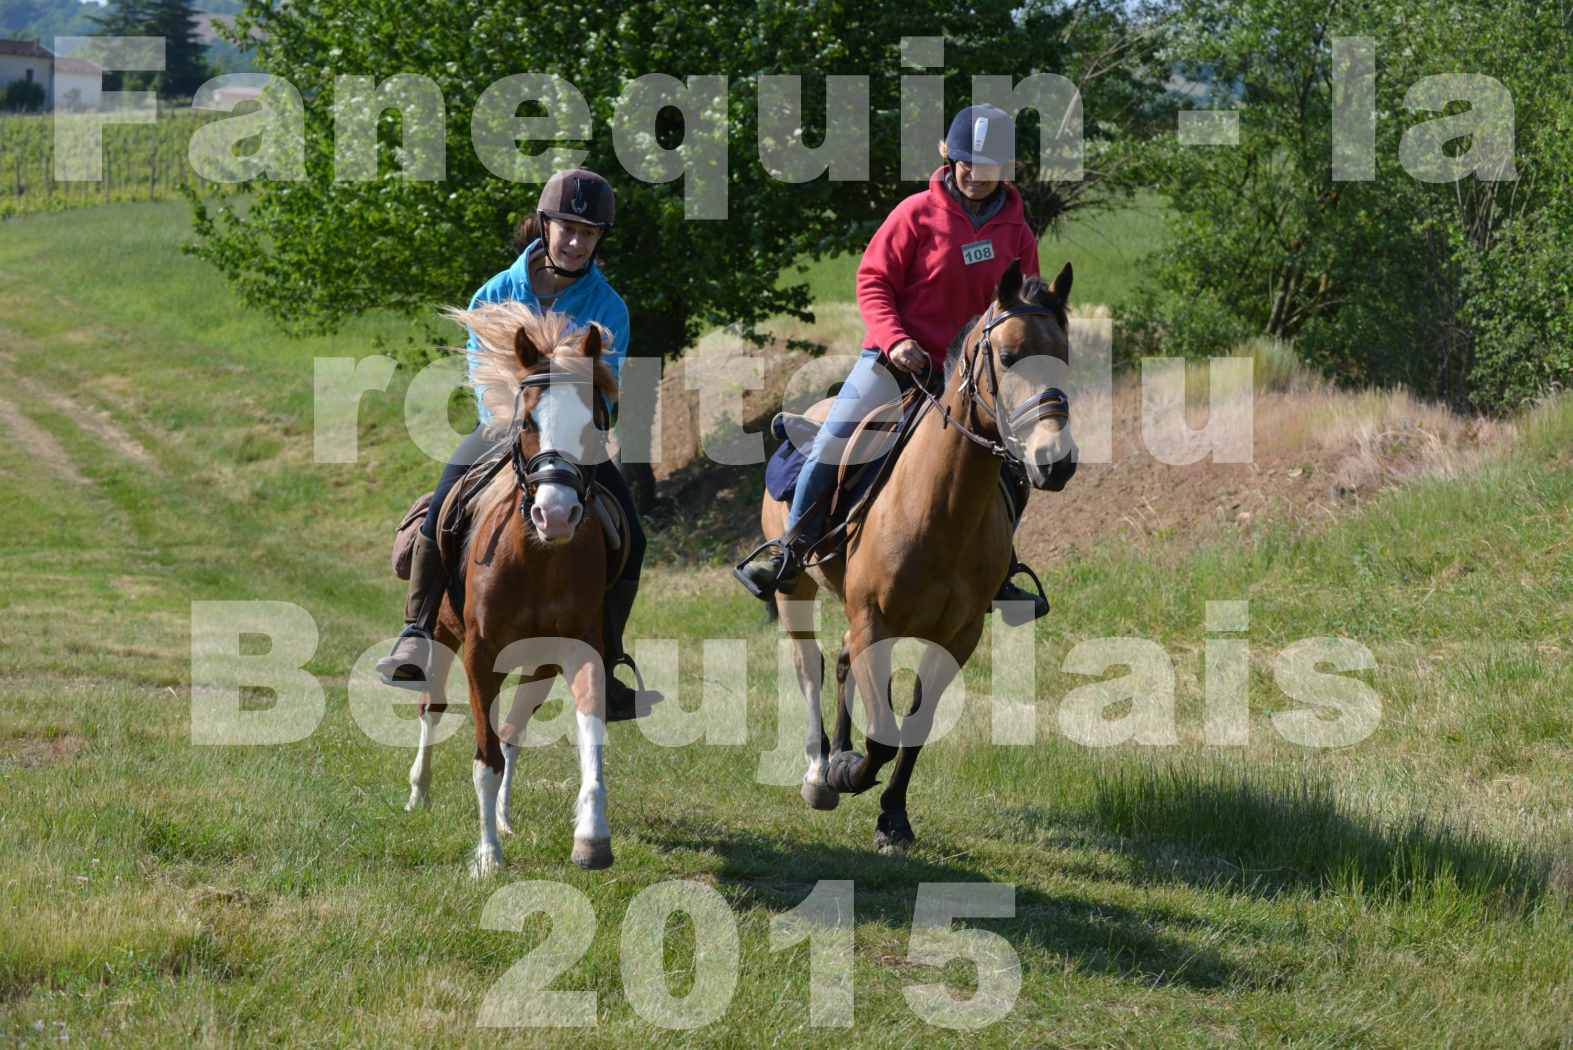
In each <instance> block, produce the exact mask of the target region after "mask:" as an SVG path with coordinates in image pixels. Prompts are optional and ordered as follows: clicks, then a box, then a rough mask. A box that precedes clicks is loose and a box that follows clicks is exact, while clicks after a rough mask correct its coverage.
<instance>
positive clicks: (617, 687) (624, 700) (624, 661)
mask: <svg viewBox="0 0 1573 1050" xmlns="http://www.w3.org/2000/svg"><path fill="white" fill-rule="evenodd" d="M614 667H627V668H628V669H629V670H630V671H632V672H633V673H634V686H633V688H629V686H628V685H627V684H626V683H624V682H623V681H621V680H620V679H618V678H617V676H616V675H614V674H612V668H614ZM614 699H615V700H616V701H617V702H616V703H614V702H613V701H614ZM664 699H666V698H665V697H663V696H662V695H661V694H660V693H656V692H652V691H651V690H649V689H646V688H645V684H644V675H642V674H640V673H639V667H638V665H637V664H635V663H634V658H633V657H631V656H629V655H628V654H627V653H623V654H622V655H621V656H619V657H617V658H616V659H615V660H612V661H611V662H610V663H609V664H607V666H606V712H605V714H606V721H607V723H608V724H610V723H612V722H627V721H630V720H632V719H636V718H643V717H645V716H646V715H648V714H649V713H650V708H652V707H654V706H655V705H656V704H658V703H660V702H661V701H662V700H664Z"/></svg>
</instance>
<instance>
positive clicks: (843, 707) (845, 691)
mask: <svg viewBox="0 0 1573 1050" xmlns="http://www.w3.org/2000/svg"><path fill="white" fill-rule="evenodd" d="M851 675H852V633H851V632H850V631H849V632H847V633H846V634H844V635H842V637H841V654H840V655H839V656H837V657H836V739H835V741H834V742H833V743H832V744H831V745H830V752H831V754H839V753H840V752H842V751H851V750H852V690H853V687H854V684H855V683H854V682H853V680H852V677H851Z"/></svg>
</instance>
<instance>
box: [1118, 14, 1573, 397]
mask: <svg viewBox="0 0 1573 1050" xmlns="http://www.w3.org/2000/svg"><path fill="white" fill-rule="evenodd" d="M1171 14H1172V20H1171V22H1170V31H1171V34H1172V35H1171V36H1170V41H1169V52H1168V53H1169V54H1171V55H1173V56H1174V57H1176V58H1179V57H1181V56H1184V57H1185V58H1187V59H1189V60H1192V61H1193V62H1194V63H1205V64H1206V65H1207V67H1208V68H1209V70H1210V72H1211V74H1212V75H1213V76H1214V77H1216V78H1217V80H1218V82H1221V83H1226V84H1238V85H1240V89H1241V90H1240V97H1239V112H1240V128H1241V142H1240V146H1239V147H1238V148H1233V149H1227V148H1196V147H1190V148H1187V147H1181V146H1178V145H1177V144H1174V143H1173V142H1157V141H1155V142H1154V143H1153V145H1152V146H1151V152H1150V156H1149V158H1148V159H1149V161H1150V165H1151V167H1150V169H1149V170H1150V171H1151V172H1152V173H1153V174H1154V176H1155V178H1156V179H1157V181H1158V182H1159V184H1160V185H1161V187H1162V188H1163V190H1164V191H1165V193H1166V194H1167V195H1168V196H1169V198H1170V200H1171V201H1172V203H1173V205H1174V209H1173V213H1172V214H1173V219H1172V230H1171V233H1172V235H1173V236H1172V237H1171V238H1170V241H1169V245H1168V247H1167V248H1166V249H1165V250H1164V251H1163V252H1162V253H1161V254H1160V255H1159V256H1158V257H1157V259H1156V260H1155V263H1156V265H1155V267H1154V280H1153V282H1152V286H1151V287H1150V289H1149V290H1148V292H1147V294H1146V296H1145V297H1144V299H1143V301H1141V302H1139V303H1137V304H1134V307H1135V309H1134V315H1135V322H1134V323H1133V324H1132V325H1131V326H1130V328H1129V334H1130V335H1131V336H1133V337H1134V338H1132V339H1131V340H1130V341H1129V342H1128V344H1127V345H1128V347H1129V348H1131V349H1136V350H1144V349H1148V348H1152V347H1155V346H1159V345H1161V346H1162V347H1164V348H1166V349H1167V350H1168V352H1175V351H1179V352H1182V353H1188V354H1203V353H1216V352H1224V351H1227V350H1228V349H1229V348H1230V347H1231V346H1232V345H1233V344H1234V343H1235V342H1236V341H1238V340H1239V339H1240V338H1241V337H1242V336H1245V335H1249V334H1255V333H1259V332H1260V333H1267V334H1270V335H1275V336H1280V337H1292V338H1295V339H1296V340H1297V344H1298V348H1299V350H1300V353H1301V356H1302V357H1304V358H1305V359H1307V360H1308V361H1310V362H1312V363H1314V364H1316V365H1319V366H1320V367H1322V368H1323V369H1324V370H1326V371H1327V372H1328V373H1330V374H1332V375H1334V376H1337V377H1340V378H1342V379H1344V380H1347V381H1349V382H1354V383H1381V384H1387V383H1395V382H1401V383H1404V384H1406V385H1408V386H1410V387H1412V388H1414V389H1417V390H1419V391H1421V392H1423V393H1426V394H1431V395H1436V396H1441V397H1444V398H1446V399H1448V400H1450V401H1452V402H1454V403H1456V404H1459V405H1473V406H1476V407H1489V408H1505V407H1510V406H1511V404H1512V403H1514V402H1515V401H1517V400H1521V399H1522V398H1523V397H1524V396H1527V392H1528V390H1530V389H1531V388H1534V389H1538V390H1541V391H1543V390H1545V389H1548V388H1549V386H1550V385H1554V384H1555V383H1558V382H1560V383H1563V384H1565V383H1566V382H1567V380H1568V378H1569V374H1568V372H1567V364H1566V362H1567V351H1566V335H1567V329H1566V327H1565V326H1564V327H1562V328H1561V329H1560V331H1561V333H1562V340H1563V342H1562V344H1561V346H1560V347H1559V346H1558V344H1557V337H1556V335H1555V332H1556V331H1558V329H1557V327H1556V322H1555V320H1554V319H1555V318H1556V317H1557V316H1558V309H1559V304H1560V309H1561V310H1562V316H1565V314H1566V310H1567V308H1568V307H1569V306H1570V305H1573V302H1570V299H1569V297H1568V287H1567V284H1566V282H1565V281H1563V282H1560V283H1559V282H1558V281H1557V280H1555V279H1554V278H1553V276H1552V274H1553V269H1552V268H1551V267H1552V260H1553V259H1555V258H1557V257H1558V255H1559V253H1560V256H1561V258H1564V259H1565V258H1566V257H1567V254H1566V253H1567V252H1568V251H1569V250H1570V249H1573V232H1570V231H1573V225H1570V224H1569V223H1567V222H1566V216H1567V211H1566V206H1567V205H1566V202H1567V201H1568V199H1569V196H1570V193H1569V185H1570V184H1569V179H1570V168H1569V165H1568V158H1567V149H1566V142H1567V139H1568V130H1567V129H1568V128H1569V126H1570V124H1573V49H1570V40H1573V35H1570V28H1573V26H1570V18H1573V8H1569V6H1568V5H1567V4H1542V3H1538V2H1536V0H1493V2H1490V3H1487V2H1485V0H1467V2H1464V3H1460V4H1451V5H1444V6H1438V5H1429V4H1423V3H1418V2H1414V0H1265V2H1258V0H1252V2H1244V0H1182V2H1181V3H1179V4H1177V5H1176V6H1175V7H1174V8H1173V10H1172V12H1171ZM1337 37H1344V38H1354V37H1362V38H1368V39H1369V40H1371V41H1373V43H1374V54H1375V62H1376V65H1375V81H1374V111H1375V113H1376V115H1377V116H1376V118H1375V166H1374V171H1373V172H1372V174H1373V175H1374V178H1372V179H1371V180H1370V181H1359V180H1354V181H1350V180H1337V181H1335V179H1334V178H1333V171H1332V162H1333V156H1334V146H1335V143H1334V139H1333V133H1332V128H1333V124H1334V115H1335V102H1336V101H1337V100H1338V98H1339V97H1340V96H1339V95H1338V92H1339V91H1341V90H1343V88H1342V87H1340V85H1341V84H1350V83H1352V82H1353V81H1352V78H1351V76H1350V74H1351V73H1352V72H1353V70H1352V69H1350V68H1349V67H1348V66H1347V65H1346V64H1343V63H1342V62H1335V49H1334V38H1337ZM1345 54H1346V56H1347V52H1346V53H1345ZM1459 73H1463V74H1477V75H1479V74H1483V75H1486V76H1489V77H1491V78H1494V79H1495V80H1496V81H1499V82H1500V83H1501V85H1502V86H1503V87H1504V88H1505V89H1506V90H1507V92H1508V93H1509V94H1510V96H1511V99H1512V104H1513V129H1512V135H1511V137H1510V138H1509V141H1510V142H1511V144H1512V155H1513V160H1514V163H1515V165H1516V172H1517V178H1516V179H1510V180H1506V181H1495V180H1490V179H1482V178H1477V177H1475V176H1473V175H1470V176H1466V177H1464V178H1462V179H1458V180H1446V181H1425V180H1423V179H1422V178H1420V177H1417V176H1418V175H1422V174H1425V175H1428V177H1437V178H1440V177H1441V175H1442V174H1443V173H1439V172H1431V173H1425V172H1415V171H1411V170H1408V169H1407V168H1406V167H1405V165H1404V164H1403V163H1402V159H1401V158H1402V153H1403V145H1402V144H1403V142H1404V141H1405V135H1406V133H1407V132H1409V131H1410V130H1411V129H1413V128H1415V127H1416V126H1418V125H1422V124H1425V123H1427V122H1428V121H1433V120H1435V119H1437V117H1438V116H1439V113H1438V112H1436V111H1431V110H1428V109H1425V108H1423V107H1422V108H1411V106H1410V105H1409V99H1408V97H1407V96H1408V92H1409V90H1410V88H1411V87H1412V86H1414V85H1416V84H1417V83H1418V82H1419V81H1421V79H1422V78H1424V77H1428V76H1432V75H1438V74H1459ZM1471 112H1473V110H1472V109H1471V107H1469V106H1468V105H1466V104H1464V103H1453V104H1449V105H1448V106H1447V109H1446V110H1445V115H1452V114H1458V113H1465V114H1468V113H1471ZM1489 130H1490V129H1487V128H1483V127H1477V128H1476V132H1477V134H1475V135H1464V136H1462V137H1455V138H1454V140H1453V141H1450V142H1449V143H1448V144H1447V145H1446V146H1445V147H1444V148H1443V149H1442V151H1441V155H1444V156H1447V157H1456V156H1459V155H1463V154H1466V153H1467V152H1468V151H1470V150H1471V149H1473V147H1474V146H1476V145H1479V144H1480V143H1477V142H1476V139H1480V141H1481V142H1484V141H1485V135H1483V134H1482V132H1489ZM1499 130H1500V129H1499ZM1341 149H1342V153H1341V156H1343V155H1347V154H1349V153H1350V147H1349V146H1348V145H1347V143H1346V144H1345V146H1343V147H1341ZM1433 162H1434V163H1433V166H1434V167H1435V166H1440V164H1442V163H1445V162H1443V161H1439V160H1436V157H1435V156H1433ZM1563 272H1565V268H1564V271H1563ZM1529 280H1533V281H1536V282H1538V283H1537V284H1536V287H1537V288H1538V291H1536V292H1535V293H1533V294H1530V293H1527V292H1524V290H1523V287H1522V285H1523V282H1524V281H1529ZM1559 296H1560V299H1559V298H1558V297H1559ZM1537 316H1538V317H1543V318H1546V320H1545V321H1544V323H1539V322H1534V321H1533V317H1537ZM1143 336H1145V337H1146V338H1145V339H1144V338H1142V337H1143ZM1507 346H1512V347H1515V348H1517V349H1516V350H1514V351H1513V352H1511V353H1508V352H1507V351H1506V350H1505V349H1504V348H1505V347H1507ZM1504 354H1506V357H1504ZM1530 359H1533V361H1534V362H1536V363H1534V364H1532V363H1531V360H1530ZM1558 359H1560V360H1561V361H1562V362H1563V364H1562V365H1561V366H1560V369H1561V370H1560V372H1559V370H1558V366H1556V365H1555V362H1556V361H1557V360H1558ZM1488 360H1489V361H1491V362H1493V363H1492V364H1491V365H1490V370H1491V371H1493V372H1494V373H1495V377H1494V378H1492V379H1490V381H1487V376H1486V373H1485V372H1484V371H1482V368H1483V367H1484V366H1485V362H1486V361H1488ZM1508 360H1511V361H1512V362H1513V364H1511V365H1509V364H1506V363H1505V362H1506V361H1508ZM1521 366H1522V368H1523V369H1526V370H1527V371H1524V376H1534V377H1538V378H1535V379H1534V380H1533V381H1532V382H1530V383H1528V384H1527V385H1526V384H1525V383H1523V382H1520V381H1519V378H1510V376H1509V375H1508V373H1510V372H1514V371H1516V370H1519V369H1520V367H1521ZM1559 375H1560V377H1561V378H1560V379H1559V378H1558V376H1559Z"/></svg>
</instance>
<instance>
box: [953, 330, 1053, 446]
mask: <svg viewBox="0 0 1573 1050" xmlns="http://www.w3.org/2000/svg"><path fill="white" fill-rule="evenodd" d="M1016 317H1052V318H1054V319H1055V320H1056V321H1058V320H1059V314H1058V313H1056V312H1055V311H1054V310H1051V309H1049V308H1048V307H1046V306H1035V305H1032V304H1030V303H1029V304H1023V305H1020V306H1012V307H1010V308H1009V309H1005V310H999V311H997V312H996V310H995V306H994V305H991V306H990V307H989V311H988V313H986V314H985V315H984V316H983V334H982V335H981V336H980V337H979V338H978V341H977V343H976V344H975V345H974V347H973V349H972V352H971V353H969V354H967V355H966V356H965V357H964V358H963V359H962V365H961V367H962V368H963V369H965V374H964V375H963V376H962V378H961V396H962V397H963V398H965V399H966V402H967V423H968V424H970V425H969V426H963V425H962V424H961V423H960V422H959V421H953V420H952V419H951V418H950V412H949V409H948V408H947V409H946V410H945V412H944V415H943V418H944V421H945V423H946V424H949V423H952V422H955V425H956V429H957V430H958V431H960V432H961V433H962V435H963V436H965V437H966V438H967V439H968V440H969V441H971V442H973V443H974V444H976V445H979V446H981V447H982V448H984V449H986V450H988V451H989V452H990V453H992V454H993V455H996V456H998V457H999V458H1001V459H1006V460H1011V461H1013V462H1016V463H1025V462H1026V459H1027V453H1026V448H1025V446H1023V444H1022V442H1021V440H1020V439H1019V438H1017V437H1016V429H1017V428H1018V427H1022V426H1030V425H1032V424H1033V423H1036V422H1038V421H1039V420H1043V419H1058V420H1060V421H1061V422H1063V423H1069V422H1070V399H1069V398H1067V397H1066V396H1065V392H1064V391H1063V390H1061V389H1060V388H1059V387H1054V386H1051V387H1049V388H1047V389H1046V390H1043V391H1041V392H1039V393H1038V394H1037V395H1036V396H1034V397H1031V398H1028V399H1027V401H1026V402H1025V403H1024V404H1022V405H1019V406H1017V408H1016V409H1015V410H1014V411H1011V412H1009V413H1006V414H1005V415H1004V417H1003V418H1002V417H1001V414H1000V410H1001V406H1000V404H999V373H998V369H997V368H996V366H995V363H994V358H995V350H994V342H993V340H992V339H991V338H990V336H991V335H992V334H993V332H994V329H996V328H998V327H999V326H1000V325H1002V324H1004V323H1005V322H1006V321H1009V320H1011V319H1012V318H1016ZM980 356H981V357H982V359H983V363H984V364H985V365H986V366H987V370H986V373H985V374H986V375H987V376H988V382H989V401H985V400H984V399H983V397H982V392H981V391H980V390H979V389H978V368H977V364H978V358H979V357H980ZM998 356H999V364H1000V365H1001V366H1003V367H1004V368H1005V369H1007V370H1009V369H1010V368H1012V367H1014V366H1015V365H1016V363H1017V362H1018V361H1020V360H1021V359H1022V357H1024V356H1026V355H1023V354H1000V355H998ZM931 396H932V395H931ZM935 400H937V399H935ZM990 402H992V403H990ZM979 412H982V413H983V414H985V415H987V416H988V417H989V420H990V421H991V422H992V423H993V424H994V429H995V430H996V431H997V432H998V433H999V436H1000V440H999V441H991V440H990V439H988V438H986V437H984V436H983V435H981V434H979V433H977V430H976V428H977V426H978V418H977V417H978V413H979Z"/></svg>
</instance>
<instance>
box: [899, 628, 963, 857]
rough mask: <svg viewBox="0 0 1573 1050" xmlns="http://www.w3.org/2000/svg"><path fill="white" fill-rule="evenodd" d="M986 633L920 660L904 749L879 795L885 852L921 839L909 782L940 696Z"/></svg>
mask: <svg viewBox="0 0 1573 1050" xmlns="http://www.w3.org/2000/svg"><path fill="white" fill-rule="evenodd" d="M982 633H983V627H982V625H981V624H979V625H978V626H977V628H976V629H968V631H966V632H964V634H963V636H962V637H961V638H959V639H957V640H956V641H955V642H953V643H952V644H951V645H950V646H947V647H946V649H938V648H931V649H929V650H928V651H927V652H925V653H924V655H923V659H922V660H920V661H919V662H918V680H917V681H916V682H915V683H913V688H912V707H911V709H910V710H908V712H907V714H906V717H905V718H903V719H902V722H901V750H900V751H899V752H898V753H897V755H896V768H895V771H894V772H893V773H891V774H890V783H889V784H888V785H886V787H885V790H884V792H883V793H881V794H880V796H879V820H878V822H877V823H876V824H875V825H874V848H875V849H877V850H879V851H880V852H881V853H905V852H906V851H907V850H909V849H911V848H912V846H913V844H914V843H916V842H917V836H916V835H915V834H913V832H912V824H911V822H910V821H909V820H908V819H907V784H908V783H910V782H911V780H912V768H913V767H914V766H916V765H917V764H918V752H920V751H922V750H923V745H924V743H925V742H926V741H927V740H928V734H929V730H930V729H931V728H932V727H933V724H934V714H935V709H936V708H938V707H939V702H940V698H941V697H943V696H944V695H945V690H946V689H948V688H950V684H951V682H952V681H954V680H955V672H956V670H957V669H958V668H959V667H960V666H961V664H962V663H963V662H964V661H965V660H966V659H967V657H969V656H971V655H972V649H973V647H974V646H976V645H977V644H978V637H979V636H980V635H981V634H982ZM958 654H959V655H958ZM924 682H927V683H929V685H930V687H931V689H930V691H929V694H928V706H927V707H924V706H923V705H924V689H923V683H924Z"/></svg>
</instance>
